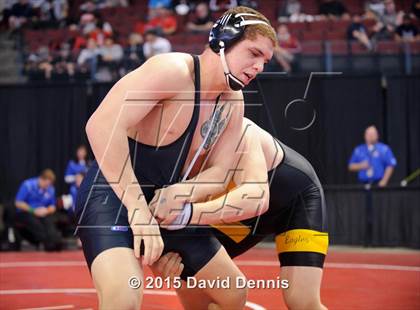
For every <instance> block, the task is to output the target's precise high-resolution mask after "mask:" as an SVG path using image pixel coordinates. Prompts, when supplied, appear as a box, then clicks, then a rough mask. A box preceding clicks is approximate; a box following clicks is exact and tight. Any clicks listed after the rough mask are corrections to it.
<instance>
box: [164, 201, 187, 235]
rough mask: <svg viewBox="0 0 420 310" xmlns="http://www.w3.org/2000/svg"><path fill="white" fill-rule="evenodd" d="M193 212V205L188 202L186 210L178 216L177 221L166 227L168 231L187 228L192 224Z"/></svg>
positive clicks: (185, 206)
mask: <svg viewBox="0 0 420 310" xmlns="http://www.w3.org/2000/svg"><path fill="white" fill-rule="evenodd" d="M192 212H193V205H192V203H190V202H187V203H186V204H184V209H182V212H181V213H180V214H178V216H177V217H176V219H175V220H174V221H173V222H172V223H171V224H169V225H168V227H165V228H166V229H168V230H179V229H183V228H185V227H186V226H187V225H188V224H189V223H190V222H191V217H192Z"/></svg>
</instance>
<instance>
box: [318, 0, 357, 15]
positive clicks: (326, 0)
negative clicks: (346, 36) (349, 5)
mask: <svg viewBox="0 0 420 310" xmlns="http://www.w3.org/2000/svg"><path fill="white" fill-rule="evenodd" d="M319 14H321V15H324V16H325V17H328V18H331V19H340V18H342V19H349V18H350V16H349V14H348V13H347V9H346V7H345V6H344V4H343V3H341V1H338V0H323V1H322V3H321V5H320V6H319Z"/></svg>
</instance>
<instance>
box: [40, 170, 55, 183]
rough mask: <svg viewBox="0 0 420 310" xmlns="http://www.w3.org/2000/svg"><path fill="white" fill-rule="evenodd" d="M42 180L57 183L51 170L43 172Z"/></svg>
mask: <svg viewBox="0 0 420 310" xmlns="http://www.w3.org/2000/svg"><path fill="white" fill-rule="evenodd" d="M40 178H41V179H44V180H50V181H51V182H52V183H54V182H55V173H54V172H53V171H52V170H51V169H45V170H43V171H42V172H41V175H40Z"/></svg>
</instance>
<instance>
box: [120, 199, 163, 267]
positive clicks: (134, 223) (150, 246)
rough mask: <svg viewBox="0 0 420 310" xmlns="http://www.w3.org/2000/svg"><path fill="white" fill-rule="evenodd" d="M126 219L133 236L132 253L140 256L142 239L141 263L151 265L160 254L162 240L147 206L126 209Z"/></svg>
mask: <svg viewBox="0 0 420 310" xmlns="http://www.w3.org/2000/svg"><path fill="white" fill-rule="evenodd" d="M128 219H129V223H130V227H131V230H132V231H133V236H134V255H135V256H136V257H137V258H139V257H140V245H141V242H142V241H143V245H144V253H143V263H144V264H146V265H152V264H153V263H154V262H156V261H157V260H158V259H159V257H160V256H161V255H162V251H163V240H162V237H161V235H160V230H159V225H158V223H157V222H156V220H155V218H154V217H153V216H152V213H150V211H149V209H147V208H144V207H143V208H134V209H129V210H128Z"/></svg>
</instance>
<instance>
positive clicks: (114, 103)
mask: <svg viewBox="0 0 420 310" xmlns="http://www.w3.org/2000/svg"><path fill="white" fill-rule="evenodd" d="M168 77H170V78H168ZM188 83H191V77H190V72H189V69H188V67H187V65H186V64H185V62H184V61H182V60H179V58H177V57H174V55H173V54H163V55H159V56H156V57H152V58H151V59H149V60H148V61H147V62H146V63H145V64H144V65H142V66H141V67H139V68H138V69H136V70H135V71H133V72H131V73H129V74H127V75H126V76H125V77H123V78H122V79H121V80H119V81H118V82H117V83H116V84H115V85H114V86H113V87H112V89H111V90H110V91H109V92H108V94H107V95H106V97H105V98H104V100H103V101H102V102H101V104H100V106H99V107H98V109H97V110H96V111H95V112H94V113H93V115H92V116H91V117H90V119H89V121H88V122H87V125H86V133H87V136H88V139H89V142H90V145H91V147H92V151H93V153H94V155H95V158H96V159H97V161H98V164H99V167H100V169H101V171H102V173H103V174H104V176H105V178H106V179H107V181H108V183H109V184H110V186H111V187H112V189H113V190H114V192H115V193H116V195H117V196H118V197H119V198H120V199H121V201H122V202H123V204H124V205H125V206H126V207H127V209H128V214H129V221H130V226H131V228H132V230H133V235H134V252H135V255H136V256H137V257H139V253H140V243H141V241H142V240H143V242H144V246H145V253H144V263H146V264H153V262H155V261H156V260H157V259H158V258H159V257H160V255H161V253H162V250H163V241H162V238H161V237H160V232H159V227H158V225H157V223H156V221H155V219H154V218H153V217H152V214H151V212H150V210H149V209H148V206H147V202H146V200H145V198H144V195H143V193H142V190H141V188H140V186H139V184H138V182H137V180H136V177H135V175H134V171H133V167H132V165H131V161H130V160H128V156H129V147H128V140H127V132H128V130H129V129H130V128H133V127H135V126H136V125H137V124H138V123H139V122H141V121H142V119H143V118H144V117H145V116H146V115H147V114H148V113H149V112H150V111H151V110H152V109H153V107H154V106H155V105H156V104H157V103H158V102H159V101H161V100H164V99H168V98H171V97H173V96H175V95H176V94H177V93H178V92H179V91H181V90H182V89H185V87H186V85H188ZM127 99H128V100H127ZM134 99H136V100H134Z"/></svg>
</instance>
